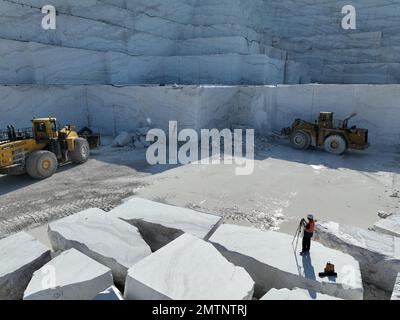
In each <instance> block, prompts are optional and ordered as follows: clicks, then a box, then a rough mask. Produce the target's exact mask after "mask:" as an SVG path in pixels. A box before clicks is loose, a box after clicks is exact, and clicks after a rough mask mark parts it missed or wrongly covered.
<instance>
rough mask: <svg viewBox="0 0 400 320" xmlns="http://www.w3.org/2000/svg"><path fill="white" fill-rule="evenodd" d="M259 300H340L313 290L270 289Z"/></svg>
mask: <svg viewBox="0 0 400 320" xmlns="http://www.w3.org/2000/svg"><path fill="white" fill-rule="evenodd" d="M260 300H301V301H303V300H342V299H339V298H335V297H332V296H328V295H326V294H322V293H319V292H316V291H314V290H305V289H299V288H294V289H293V290H289V289H280V290H277V289H271V290H270V291H268V293H267V294H266V295H265V296H263V297H262V298H261V299H260Z"/></svg>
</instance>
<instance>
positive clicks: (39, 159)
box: [0, 118, 90, 179]
mask: <svg viewBox="0 0 400 320" xmlns="http://www.w3.org/2000/svg"><path fill="white" fill-rule="evenodd" d="M89 155H90V149H89V144H88V142H87V140H86V139H84V138H81V137H79V136H78V134H77V133H76V132H75V131H73V127H72V126H70V125H67V126H65V127H62V128H61V127H59V126H58V123H57V119H56V118H40V119H33V120H32V128H31V129H23V130H15V129H14V127H12V126H9V127H8V128H7V131H5V132H3V133H2V135H1V136H0V174H9V175H20V174H25V173H27V174H28V175H29V176H31V177H32V178H34V179H46V178H49V177H51V176H52V175H53V174H54V173H55V172H56V171H57V168H58V166H59V165H62V164H65V163H68V162H74V163H79V164H81V163H84V162H86V161H87V160H88V159H89Z"/></svg>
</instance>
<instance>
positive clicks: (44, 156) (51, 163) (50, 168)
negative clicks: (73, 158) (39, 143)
mask: <svg viewBox="0 0 400 320" xmlns="http://www.w3.org/2000/svg"><path fill="white" fill-rule="evenodd" d="M57 167H58V161H57V157H56V155H55V154H54V153H52V152H50V151H46V150H40V151H35V152H33V153H32V154H31V155H30V156H29V157H28V159H27V160H26V172H27V173H28V175H29V176H31V177H32V178H34V179H46V178H49V177H51V176H52V175H53V174H54V173H55V172H56V171H57Z"/></svg>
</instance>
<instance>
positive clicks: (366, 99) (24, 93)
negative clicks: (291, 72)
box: [0, 85, 400, 145]
mask: <svg viewBox="0 0 400 320" xmlns="http://www.w3.org/2000/svg"><path fill="white" fill-rule="evenodd" d="M0 99H1V101H2V104H1V105H0V113H1V118H0V128H4V127H6V125H8V124H14V125H15V126H16V127H28V126H30V120H31V118H32V117H33V116H36V117H40V116H56V117H57V118H58V119H59V121H60V122H61V123H74V124H76V125H77V126H78V127H83V126H90V127H92V128H94V129H98V130H99V131H100V132H101V133H102V134H111V135H114V134H118V133H119V132H121V131H124V130H126V131H134V130H136V129H137V128H140V127H146V126H147V127H148V126H150V127H154V128H161V129H163V130H166V131H167V130H168V124H169V123H168V122H169V121H178V125H179V130H181V129H184V128H194V129H196V130H200V129H212V128H217V129H225V128H230V127H231V126H232V125H244V126H250V127H253V128H255V129H256V132H257V133H258V134H259V135H262V136H266V135H269V134H271V133H272V132H273V131H274V130H281V129H282V128H283V127H287V126H289V125H291V123H292V121H293V120H294V119H295V118H298V117H299V118H302V119H304V120H309V121H314V120H315V119H316V118H317V117H318V114H319V112H320V111H326V110H330V111H333V112H335V118H336V119H344V118H346V117H348V116H349V115H351V114H352V113H353V112H357V113H358V116H357V117H356V118H355V119H353V120H352V122H351V124H357V125H358V126H359V127H366V128H368V129H369V130H370V140H371V143H372V144H373V145H378V144H383V145H393V144H395V145H397V144H398V142H399V141H400V128H399V126H398V119H399V117H400V108H399V107H398V102H399V101H400V86H399V85H293V86H259V87H257V86H165V87H163V86H122V87H119V86H101V85H91V86H30V85H25V86H0Z"/></svg>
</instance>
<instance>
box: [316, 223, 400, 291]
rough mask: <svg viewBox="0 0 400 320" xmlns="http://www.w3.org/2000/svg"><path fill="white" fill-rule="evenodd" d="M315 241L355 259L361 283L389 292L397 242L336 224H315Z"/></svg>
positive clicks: (396, 267)
mask: <svg viewBox="0 0 400 320" xmlns="http://www.w3.org/2000/svg"><path fill="white" fill-rule="evenodd" d="M317 234H318V241H319V242H321V243H322V244H324V245H325V246H327V247H330V248H335V249H338V250H341V251H343V252H346V253H348V254H350V255H352V256H353V257H354V258H356V259H357V260H358V261H359V263H360V267H361V272H362V276H363V280H364V281H366V282H368V283H371V284H373V285H375V286H376V287H377V288H380V289H382V290H385V291H387V292H392V289H393V284H394V283H395V280H396V277H397V274H398V273H399V272H400V238H398V237H394V236H389V235H384V234H379V233H377V232H373V231H369V230H363V229H360V228H355V227H352V226H347V225H340V224H338V223H336V222H319V223H318V224H317Z"/></svg>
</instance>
